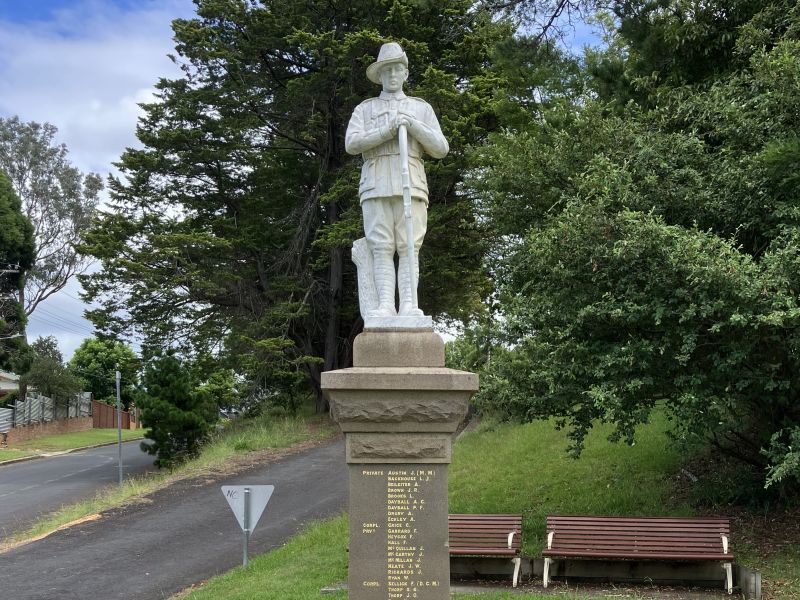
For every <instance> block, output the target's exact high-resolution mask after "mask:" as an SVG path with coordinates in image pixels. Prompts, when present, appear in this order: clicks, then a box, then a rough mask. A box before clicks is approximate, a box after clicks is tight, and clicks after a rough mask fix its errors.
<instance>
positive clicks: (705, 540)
mask: <svg viewBox="0 0 800 600" xmlns="http://www.w3.org/2000/svg"><path fill="white" fill-rule="evenodd" d="M547 532H548V534H550V533H553V534H554V535H553V537H552V547H551V548H549V549H545V551H544V552H545V554H550V555H558V554H559V553H563V554H564V555H570V556H580V555H584V556H613V555H615V554H617V555H619V556H623V557H628V558H629V557H631V556H636V557H642V558H647V557H651V558H659V557H667V556H669V557H672V558H675V557H686V558H687V559H690V558H691V559H695V558H698V557H700V558H704V557H708V558H711V557H715V558H716V557H719V556H729V555H730V556H732V554H730V550H729V552H728V553H727V554H726V553H725V552H724V551H723V543H722V538H723V536H725V537H726V538H727V537H729V536H730V523H729V521H728V520H727V519H718V518H702V517H596V516H551V517H547Z"/></svg>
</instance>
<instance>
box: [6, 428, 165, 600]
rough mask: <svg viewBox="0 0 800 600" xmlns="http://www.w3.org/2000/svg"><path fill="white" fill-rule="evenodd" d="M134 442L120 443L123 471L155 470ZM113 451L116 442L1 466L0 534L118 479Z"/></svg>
mask: <svg viewBox="0 0 800 600" xmlns="http://www.w3.org/2000/svg"><path fill="white" fill-rule="evenodd" d="M139 444H140V442H138V441H136V442H126V443H124V444H122V466H123V474H124V476H125V477H128V476H131V475H138V474H141V473H144V472H146V471H149V470H152V471H155V470H156V468H155V467H154V466H153V459H154V457H153V456H150V455H148V454H145V453H144V452H142V451H141V450H140V449H139ZM117 453H118V450H117V446H116V445H114V446H102V447H100V448H90V449H88V450H80V451H78V452H72V453H70V454H61V455H58V456H53V457H49V458H39V459H36V460H29V461H24V462H18V463H13V464H10V465H6V466H0V540H2V539H3V538H4V537H5V536H6V535H8V534H10V533H12V532H13V531H16V530H18V529H20V528H22V527H24V526H25V525H27V524H30V523H31V522H32V521H33V520H35V519H36V518H37V517H39V516H41V515H43V514H46V513H49V512H52V511H54V510H57V509H59V508H61V506H63V505H64V504H71V503H73V502H77V501H79V500H84V499H86V498H89V497H91V495H92V494H94V492H95V491H97V490H98V489H99V488H101V487H103V486H104V485H107V484H109V483H114V482H116V481H118V478H119V471H118V468H117V464H118V458H117V457H118V454H117ZM1 595H2V594H0V596H1Z"/></svg>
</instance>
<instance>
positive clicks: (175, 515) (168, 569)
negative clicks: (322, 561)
mask: <svg viewBox="0 0 800 600" xmlns="http://www.w3.org/2000/svg"><path fill="white" fill-rule="evenodd" d="M247 483H250V484H272V485H274V486H275V492H274V494H273V495H272V498H271V499H270V501H269V504H268V505H267V508H266V510H265V511H264V515H263V516H262V517H261V521H260V522H259V524H258V527H257V528H256V530H255V532H254V533H253V535H252V537H251V540H250V555H251V557H252V556H255V555H256V554H260V553H262V552H266V551H268V550H270V549H273V548H276V547H278V546H280V545H282V544H283V543H284V542H285V541H286V540H287V539H289V538H290V537H291V536H293V535H294V534H295V533H296V532H297V531H298V529H299V528H300V527H302V526H303V525H304V524H305V523H307V522H309V521H312V520H318V519H324V518H328V517H331V516H333V515H336V514H339V513H341V512H342V511H343V510H344V509H345V505H346V503H347V468H346V465H345V461H344V443H343V441H342V439H341V438H338V439H337V440H336V441H334V442H328V443H325V444H323V445H318V446H314V447H312V448H310V449H308V450H305V451H302V452H300V453H297V454H291V455H289V456H286V457H284V458H281V459H278V460H275V461H273V462H267V463H261V464H257V465H254V466H252V467H250V468H248V469H246V470H243V471H240V472H239V473H238V474H236V475H234V476H229V477H223V476H218V477H216V478H213V477H203V478H197V479H190V480H184V481H182V482H178V483H177V484H175V485H172V486H170V487H168V488H165V489H163V490H160V491H158V492H155V493H154V494H152V495H151V496H150V497H149V499H150V502H147V503H142V504H138V505H134V506H129V507H125V508H119V509H113V510H111V511H107V512H106V513H104V514H103V518H101V519H99V520H96V521H91V522H86V523H82V524H80V525H76V526H74V527H71V528H69V529H65V530H63V531H59V532H56V533H54V534H52V535H50V536H48V537H47V538H44V539H42V540H39V541H37V542H32V543H30V544H27V545H25V546H21V547H19V548H16V549H14V550H11V551H9V552H6V553H4V554H0V597H2V598H14V600H86V599H87V598H98V599H99V598H102V599H103V600H162V599H165V598H169V597H170V596H171V595H173V594H174V593H176V592H178V591H180V590H182V589H184V588H186V587H188V586H189V585H191V584H194V583H198V582H200V581H202V580H204V579H208V578H209V577H212V576H214V575H216V574H219V573H222V572H224V571H227V570H228V569H230V568H232V567H235V566H237V565H240V564H241V560H242V545H241V539H242V538H241V530H240V529H239V525H238V524H237V523H236V519H235V517H234V516H233V513H232V512H231V510H230V508H229V507H228V504H227V502H226V501H225V498H224V496H223V495H222V492H221V490H220V486H221V485H243V484H247Z"/></svg>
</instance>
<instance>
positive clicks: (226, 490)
mask: <svg viewBox="0 0 800 600" xmlns="http://www.w3.org/2000/svg"><path fill="white" fill-rule="evenodd" d="M274 490H275V486H274V485H223V486H222V493H223V494H224V495H225V500H227V501H228V504H229V505H230V507H231V510H232V511H233V516H235V517H236V520H237V521H238V522H239V527H241V528H242V533H243V538H242V556H243V559H242V566H243V567H246V566H247V563H248V562H249V555H248V545H249V544H250V534H251V533H253V530H255V528H256V525H258V520H259V519H260V518H261V515H262V514H264V509H265V508H266V506H267V502H269V499H270V498H271V497H272V492H273V491H274Z"/></svg>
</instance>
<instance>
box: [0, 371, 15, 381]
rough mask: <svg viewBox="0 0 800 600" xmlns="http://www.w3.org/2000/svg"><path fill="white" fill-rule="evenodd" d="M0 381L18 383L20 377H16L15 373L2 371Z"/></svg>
mask: <svg viewBox="0 0 800 600" xmlns="http://www.w3.org/2000/svg"><path fill="white" fill-rule="evenodd" d="M0 381H13V382H14V383H18V382H19V375H14V373H9V372H8V371H0Z"/></svg>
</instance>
